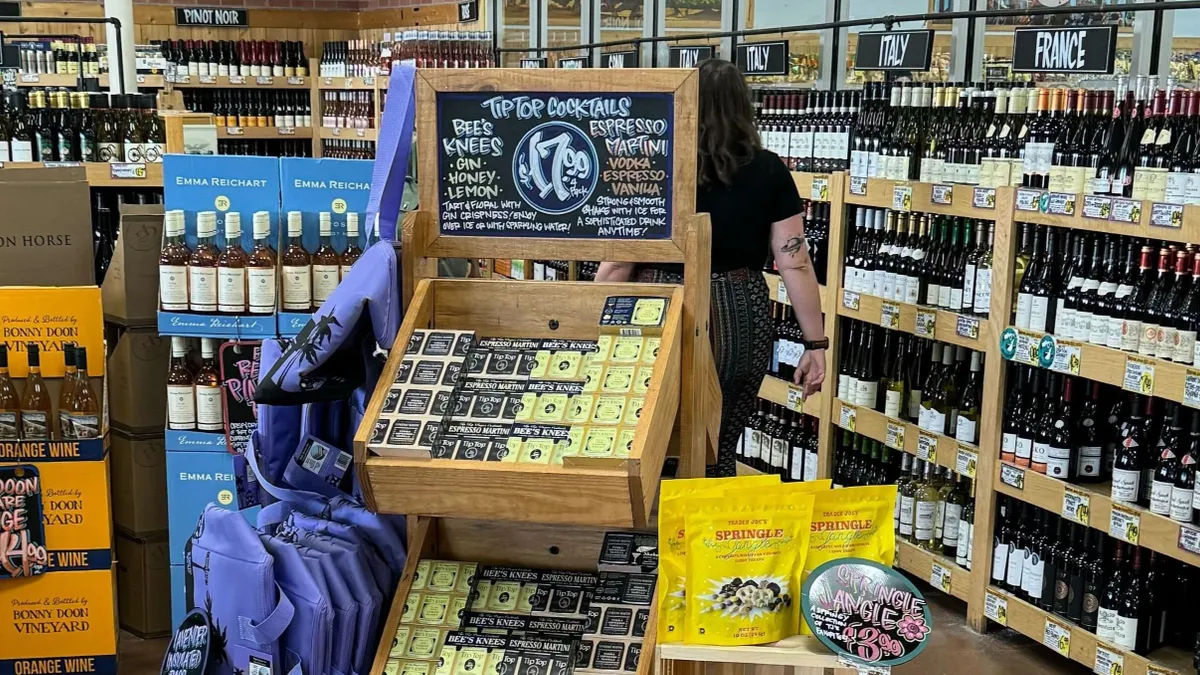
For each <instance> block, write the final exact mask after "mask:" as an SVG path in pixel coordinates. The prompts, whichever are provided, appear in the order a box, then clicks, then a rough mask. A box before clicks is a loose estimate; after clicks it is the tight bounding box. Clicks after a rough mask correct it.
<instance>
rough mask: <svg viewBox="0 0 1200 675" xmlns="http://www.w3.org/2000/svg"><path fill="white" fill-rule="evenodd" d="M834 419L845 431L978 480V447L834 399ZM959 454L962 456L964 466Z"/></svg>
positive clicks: (875, 411)
mask: <svg viewBox="0 0 1200 675" xmlns="http://www.w3.org/2000/svg"><path fill="white" fill-rule="evenodd" d="M832 417H833V423H834V424H835V425H837V426H839V427H841V428H843V429H845V430H846V431H853V432H855V433H857V434H862V435H863V436H866V437H867V438H872V439H875V440H877V441H879V442H880V443H883V444H884V445H886V446H887V447H889V448H892V449H893V450H899V451H901V452H904V453H907V454H910V455H912V456H914V457H918V458H920V459H924V460H926V461H929V462H933V463H934V464H937V465H938V466H943V467H946V468H947V469H950V470H951V471H954V472H956V473H960V474H962V475H963V476H965V477H967V478H975V475H976V468H977V467H978V465H979V447H978V446H976V445H972V444H970V443H963V442H962V441H958V440H955V439H954V437H952V436H945V435H943V434H935V433H933V432H930V431H923V430H921V428H920V427H918V426H917V425H915V424H913V423H911V422H905V421H904V420H899V419H896V418H894V417H888V416H887V415H884V414H883V413H881V412H879V411H877V410H871V409H870V408H863V407H860V406H856V405H851V404H849V403H846V402H844V401H842V400H841V399H836V400H834V403H833V415H832ZM959 455H962V461H961V463H960V462H959ZM960 464H961V466H960ZM960 468H961V471H960Z"/></svg>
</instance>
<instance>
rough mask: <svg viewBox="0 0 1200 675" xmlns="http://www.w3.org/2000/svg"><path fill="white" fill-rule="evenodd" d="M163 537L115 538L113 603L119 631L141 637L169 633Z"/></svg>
mask: <svg viewBox="0 0 1200 675" xmlns="http://www.w3.org/2000/svg"><path fill="white" fill-rule="evenodd" d="M169 557H170V556H169V554H168V553H167V538H166V536H165V535H163V536H161V537H156V538H153V539H134V538H130V537H124V536H118V537H117V602H118V609H119V614H118V615H119V617H120V621H121V628H123V629H125V630H127V631H129V632H130V633H133V634H134V635H137V636H138V637H142V638H152V637H162V636H164V635H169V634H170V633H171V628H172V626H173V624H172V623H171V603H170V602H168V600H169V598H170V592H171V565H170V561H169Z"/></svg>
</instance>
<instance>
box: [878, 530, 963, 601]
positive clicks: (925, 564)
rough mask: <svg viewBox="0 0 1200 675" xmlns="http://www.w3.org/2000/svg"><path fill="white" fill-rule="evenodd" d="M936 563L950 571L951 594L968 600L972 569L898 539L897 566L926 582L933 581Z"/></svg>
mask: <svg viewBox="0 0 1200 675" xmlns="http://www.w3.org/2000/svg"><path fill="white" fill-rule="evenodd" d="M935 563H936V564H938V565H941V566H942V567H944V568H945V569H947V570H949V571H950V595H953V596H954V597H956V598H958V599H959V600H966V599H967V594H968V593H969V592H970V590H971V570H967V569H963V568H962V567H959V566H958V564H957V563H955V562H954V560H953V559H951V558H947V557H946V556H944V555H942V554H940V553H931V552H929V551H926V550H924V549H920V548H917V547H916V546H915V545H914V544H911V543H909V542H907V541H904V540H903V539H897V540H896V565H895V566H896V567H898V568H900V569H902V570H904V571H905V572H908V573H909V574H911V575H913V576H915V577H919V578H920V579H921V580H923V581H924V582H926V583H932V581H931V579H932V577H933V566H934V564H935ZM939 590H941V589H939Z"/></svg>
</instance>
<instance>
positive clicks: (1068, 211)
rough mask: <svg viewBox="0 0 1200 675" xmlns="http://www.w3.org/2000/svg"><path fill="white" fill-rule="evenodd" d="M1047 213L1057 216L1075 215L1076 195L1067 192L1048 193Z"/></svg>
mask: <svg viewBox="0 0 1200 675" xmlns="http://www.w3.org/2000/svg"><path fill="white" fill-rule="evenodd" d="M1046 213H1052V214H1054V215H1056V216H1073V215H1075V195H1074V194H1071V193H1067V192H1050V193H1047V198H1046Z"/></svg>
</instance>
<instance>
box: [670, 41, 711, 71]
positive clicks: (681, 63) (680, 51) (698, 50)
mask: <svg viewBox="0 0 1200 675" xmlns="http://www.w3.org/2000/svg"><path fill="white" fill-rule="evenodd" d="M713 56H714V52H713V48H712V46H710V45H696V46H693V47H671V51H670V53H669V54H668V56H667V65H668V66H669V67H671V68H695V67H696V66H698V65H700V62H701V61H703V60H704V59H711V58H712V57H713Z"/></svg>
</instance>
